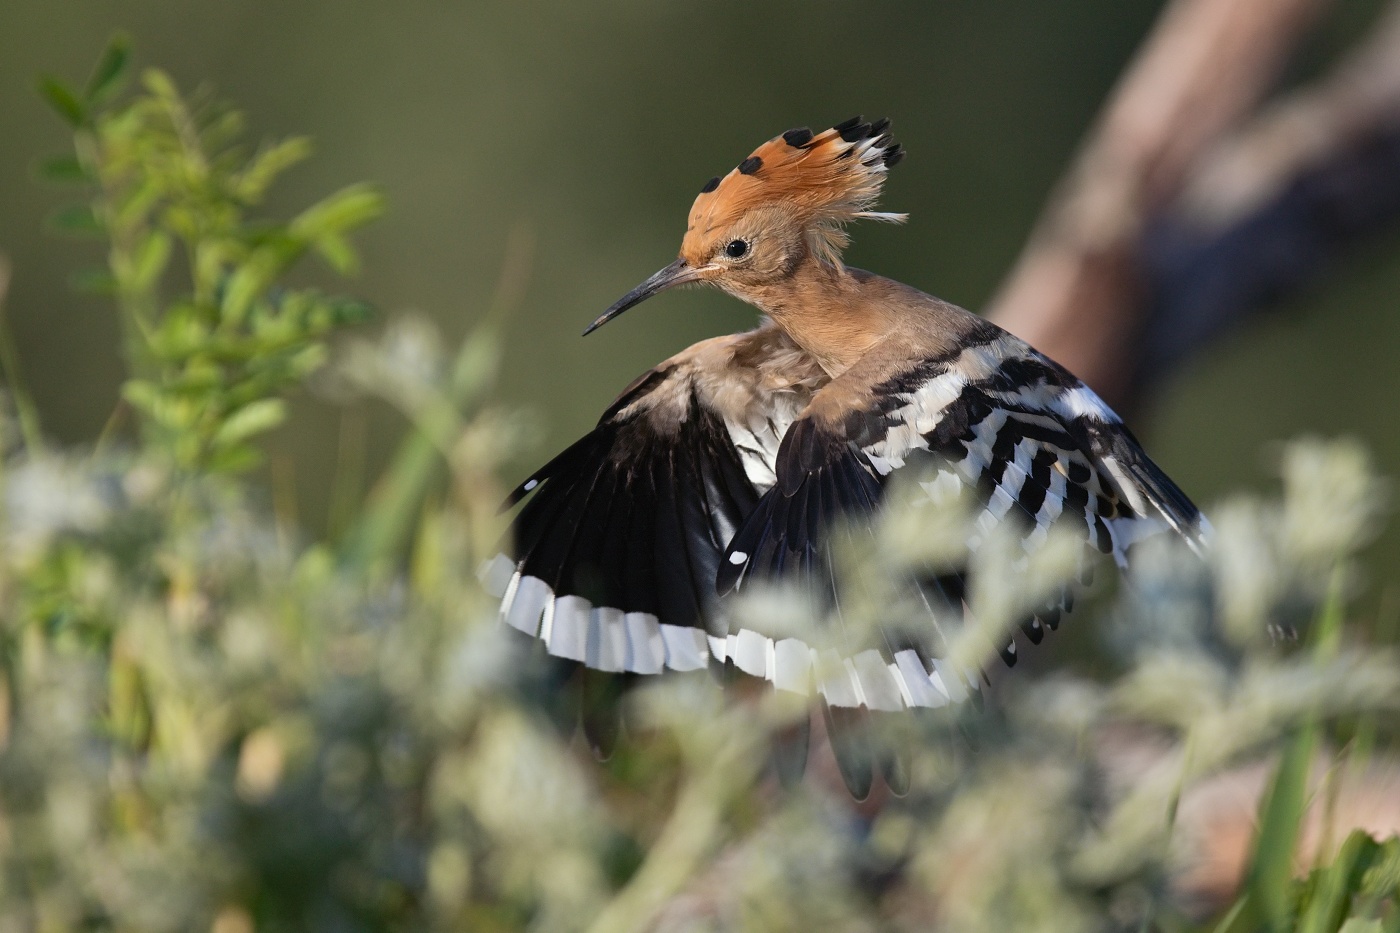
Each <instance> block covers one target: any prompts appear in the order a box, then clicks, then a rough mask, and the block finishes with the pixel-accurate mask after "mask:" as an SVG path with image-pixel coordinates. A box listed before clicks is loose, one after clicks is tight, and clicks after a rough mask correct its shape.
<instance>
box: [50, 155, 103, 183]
mask: <svg viewBox="0 0 1400 933" xmlns="http://www.w3.org/2000/svg"><path fill="white" fill-rule="evenodd" d="M38 175H39V177H40V178H42V179H44V180H45V181H51V182H56V183H58V184H73V183H75V182H87V181H91V180H92V176H90V175H89V174H88V172H87V169H85V168H83V164H82V163H81V162H79V161H78V159H77V158H76V157H75V156H70V155H60V156H49V157H48V158H47V159H43V160H41V161H40V162H39V166H38Z"/></svg>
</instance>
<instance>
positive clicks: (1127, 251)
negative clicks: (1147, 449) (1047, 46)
mask: <svg viewBox="0 0 1400 933" xmlns="http://www.w3.org/2000/svg"><path fill="white" fill-rule="evenodd" d="M1324 5H1325V0H1175V2H1173V3H1172V4H1170V5H1169V6H1168V7H1167V9H1166V11H1165V12H1164V13H1163V14H1162V17H1161V19H1160V20H1159V22H1158V24H1157V26H1156V27H1155V29H1154V30H1153V33H1152V34H1151V36H1150V37H1149V38H1148V40H1147V43H1146V45H1145V46H1144V47H1143V49H1142V51H1141V52H1140V53H1139V54H1138V56H1137V58H1136V59H1135V61H1134V62H1133V64H1132V65H1131V66H1130V67H1129V69H1128V71H1127V73H1126V74H1125V75H1124V77H1123V79H1122V80H1121V81H1120V83H1119V85H1118V87H1117V88H1116V89H1115V91H1114V92H1113V94H1112V96H1111V98H1110V100H1109V102H1108V105H1107V107H1106V108H1105V110H1104V112H1103V114H1102V115H1101V117H1100V118H1099V122H1098V124H1097V126H1096V128H1095V129H1094V130H1093V131H1092V132H1091V134H1090V137H1089V140H1088V142H1087V143H1086V145H1085V146H1084V148H1083V149H1082V151H1081V152H1080V154H1079V156H1078V158H1077V159H1076V161H1075V164H1074V165H1073V167H1072V168H1071V169H1070V171H1069V174H1068V175H1067V177H1066V178H1065V180H1064V181H1063V182H1062V184H1061V187H1060V190H1059V191H1058V193H1057V194H1056V195H1055V196H1054V198H1053V200H1052V202H1051V204H1050V207H1049V208H1048V209H1047V211H1046V212H1045V214H1044V215H1043V216H1042V218H1041V220H1040V222H1039V223H1038V224H1037V226H1036V228H1035V230H1034V232H1033V233H1032V235H1031V238H1030V241H1029V243H1028V244H1027V246H1026V248H1025V250H1024V252H1023V253H1022V255H1021V257H1020V259H1019V260H1018V262H1017V265H1016V267H1015V268H1014V269H1013V270H1012V272H1011V275H1010V276H1009V278H1008V279H1007V281H1006V283H1005V284H1004V285H1003V287H1002V290H1001V292H1000V294H999V295H998V296H997V297H996V299H995V300H994V301H993V302H992V305H991V310H990V317H991V318H992V319H993V320H994V321H996V322H997V323H999V324H1001V325H1002V326H1003V327H1006V328H1007V329H1008V330H1010V331H1012V332H1013V333H1015V334H1017V335H1018V336H1021V337H1023V338H1024V339H1026V340H1027V341H1029V342H1030V343H1032V344H1033V345H1035V346H1036V347H1038V348H1040V349H1041V350H1043V351H1044V352H1045V353H1047V354H1049V355H1050V356H1052V357H1054V358H1055V359H1057V360H1059V361H1060V362H1061V363H1063V364H1065V365H1066V366H1068V367H1069V368H1070V369H1072V370H1074V371H1075V372H1077V373H1078V374H1079V375H1080V376H1081V377H1083V378H1084V379H1085V381H1087V382H1088V383H1089V384H1090V385H1092V386H1094V387H1095V388H1096V389H1098V390H1099V391H1100V392H1101V393H1103V394H1104V395H1105V396H1106V397H1107V398H1108V399H1109V401H1110V402H1113V403H1120V404H1121V403H1122V402H1123V401H1124V400H1125V399H1126V398H1127V396H1128V393H1129V389H1130V386H1131V382H1132V373H1133V371H1134V369H1135V367H1134V366H1132V365H1131V363H1132V361H1133V360H1134V359H1135V357H1136V355H1137V354H1136V353H1135V352H1134V351H1135V348H1136V346H1137V343H1138V338H1139V335H1140V333H1141V331H1142V328H1143V310H1142V308H1143V295H1144V282H1143V278H1142V275H1141V272H1140V257H1141V243H1142V235H1143V231H1144V230H1145V228H1146V226H1147V223H1148V220H1149V219H1150V218H1151V217H1152V216H1153V214H1155V213H1156V212H1157V211H1159V210H1160V209H1162V208H1163V207H1164V206H1165V205H1166V204H1167V203H1169V202H1170V201H1171V200H1172V199H1173V198H1174V197H1175V196H1176V195H1178V194H1179V193H1180V191H1181V189H1182V187H1183V185H1184V184H1185V182H1186V179H1187V177H1188V175H1189V174H1190V172H1191V170H1192V168H1193V166H1194V165H1195V164H1196V162H1197V160H1198V159H1199V158H1200V157H1201V155H1202V153H1203V152H1205V151H1207V150H1208V149H1209V148H1210V147H1211V146H1212V145H1213V144H1215V143H1216V142H1218V141H1219V140H1220V139H1221V137H1222V136H1223V135H1224V134H1225V133H1226V132H1227V131H1228V130H1229V129H1230V128H1232V127H1233V126H1235V125H1236V124H1237V123H1238V122H1239V120H1240V119H1241V118H1242V117H1243V116H1245V115H1246V114H1247V113H1248V112H1249V111H1250V110H1251V109H1252V108H1253V107H1254V106H1255V105H1256V104H1257V102H1258V101H1259V100H1260V98H1261V97H1262V96H1263V95H1264V94H1265V92H1266V91H1267V90H1268V89H1269V87H1270V85H1271V84H1272V82H1273V81H1274V80H1275V78H1276V76H1277V74H1278V71H1279V69H1280V68H1281V66H1282V65H1283V63H1284V62H1285V61H1286V59H1287V56H1288V53H1289V52H1290V51H1291V50H1292V49H1293V47H1294V46H1295V45H1296V43H1297V42H1298V40H1299V39H1300V38H1301V37H1302V36H1303V35H1304V34H1305V32H1306V30H1307V29H1308V27H1309V26H1310V25H1311V23H1312V22H1313V20H1314V18H1315V17H1316V15H1317V14H1318V13H1319V12H1320V10H1321V9H1322V8H1323V7H1324Z"/></svg>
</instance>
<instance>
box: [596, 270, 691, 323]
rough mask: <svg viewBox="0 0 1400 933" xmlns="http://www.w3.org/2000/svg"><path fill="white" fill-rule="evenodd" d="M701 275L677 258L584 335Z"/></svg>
mask: <svg viewBox="0 0 1400 933" xmlns="http://www.w3.org/2000/svg"><path fill="white" fill-rule="evenodd" d="M699 277H700V273H699V272H698V271H697V270H696V269H693V268H691V267H690V266H689V265H687V264H686V261H685V260H684V259H677V260H676V261H675V262H673V263H671V264H670V265H669V266H667V267H666V268H664V269H662V270H661V271H660V272H658V273H656V274H655V275H653V276H652V277H651V278H649V279H647V280H646V281H645V282H643V283H642V284H641V285H638V286H637V287H636V288H634V289H632V290H631V291H630V292H628V293H627V294H625V295H623V296H622V297H621V298H619V299H618V300H617V302H616V303H615V304H613V306H612V307H611V308H609V309H608V310H606V311H604V312H603V313H602V314H600V315H598V319H597V320H596V321H594V322H593V323H592V324H589V325H588V327H586V328H585V329H584V331H583V336H585V337H587V336H588V335H589V334H591V333H593V332H594V331H595V330H597V329H598V328H600V327H602V326H603V325H604V324H606V323H608V321H611V320H612V319H613V318H615V317H617V316H618V315H619V314H621V313H622V312H624V311H626V310H627V309H628V308H630V307H632V306H633V305H639V304H641V303H642V302H644V301H646V300H647V299H648V298H650V297H651V296H652V295H655V294H656V293H657V292H662V291H665V290H666V289H668V288H670V287H671V286H672V285H684V284H685V283H686V282H694V281H695V280H696V279H698V278H699Z"/></svg>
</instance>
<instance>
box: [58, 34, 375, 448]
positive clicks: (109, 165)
mask: <svg viewBox="0 0 1400 933" xmlns="http://www.w3.org/2000/svg"><path fill="white" fill-rule="evenodd" d="M128 59H129V52H128V49H127V45H126V43H125V41H124V40H122V39H120V38H119V39H117V40H115V41H114V42H113V43H112V45H111V46H110V47H109V48H108V50H107V52H106V53H105V55H104V57H103V59H102V61H101V62H100V63H99V65H98V67H97V68H96V70H95V71H94V73H93V77H92V79H91V80H90V81H89V82H88V84H87V85H86V87H85V88H84V90H83V91H81V92H79V91H76V90H73V89H70V88H69V87H68V86H67V85H65V84H64V83H63V82H62V81H60V80H59V79H57V78H46V79H44V81H43V82H42V84H41V89H42V91H43V92H44V95H45V96H46V97H47V99H48V100H49V102H50V103H51V104H52V105H53V106H54V107H55V109H56V110H57V111H58V112H59V114H60V115H61V116H63V117H64V118H65V119H66V120H67V121H68V122H69V123H70V124H71V125H72V126H73V129H74V142H75V146H74V154H73V156H71V157H70V156H64V157H59V158H53V159H49V160H47V161H46V162H44V163H43V165H42V171H43V173H44V174H45V175H46V176H47V177H48V178H50V179H51V180H54V181H59V182H66V183H72V184H77V185H80V186H82V187H84V188H86V189H87V190H89V191H90V192H91V197H90V199H89V200H87V201H85V202H84V203H81V204H75V205H72V206H69V207H66V208H63V209H60V210H59V211H57V212H56V213H55V214H54V216H53V225H54V226H55V227H56V228H58V229H59V230H63V231H67V232H70V233H75V234H82V235H96V236H99V237H102V238H103V239H104V240H105V241H106V242H107V244H108V247H109V249H108V254H107V264H106V268H104V269H102V270H97V271H92V272H87V273H84V274H83V275H82V276H81V282H82V284H84V285H85V286H87V287H89V288H91V289H94V290H97V291H100V292H103V293H108V294H111V295H112V296H114V297H115V298H116V306H117V309H118V316H119V319H120V321H121V325H122V332H123V335H124V340H125V350H126V358H127V362H128V365H129V368H130V373H129V378H128V379H127V381H126V383H125V385H124V386H123V389H122V395H123V398H124V399H125V400H126V402H127V403H128V404H130V405H131V406H132V407H133V408H135V409H136V411H137V412H138V413H139V414H140V416H141V420H142V424H143V426H144V428H145V429H146V430H147V432H148V433H149V435H150V437H149V440H150V442H151V443H152V444H153V445H154V446H157V447H159V448H160V449H161V450H162V451H164V452H165V453H166V455H167V456H169V457H170V458H171V460H172V462H173V463H174V464H175V465H177V466H178V467H180V468H181V469H215V470H225V471H228V470H238V469H242V468H245V467H247V466H249V465H251V464H252V463H254V462H255V461H256V458H257V448H256V447H255V446H253V445H252V444H250V443H249V441H250V440H251V439H253V438H254V437H256V436H257V435H259V434H261V433H263V432H265V431H267V430H268V429H270V428H273V427H275V426H277V425H278V424H280V423H281V422H282V420H283V419H284V417H285V403H284V402H283V401H282V399H281V398H280V395H281V393H283V392H285V391H286V390H287V389H289V388H291V387H293V386H295V385H297V384H298V383H300V382H301V381H302V380H303V379H304V378H305V377H306V376H307V375H308V374H309V373H311V372H312V371H314V370H315V369H317V368H319V367H320V366H321V365H322V364H323V363H324V362H325V359H326V345H325V340H324V338H325V337H326V336H327V335H328V334H330V333H331V332H332V331H333V330H334V329H335V328H337V327H339V326H340V325H342V324H345V323H348V322H351V321H356V320H360V319H362V318H363V317H365V315H366V310H367V309H366V307H365V306H364V305H363V304H361V303H359V302H356V301H351V300H348V299H345V298H340V297H336V296H333V295H327V294H324V293H322V292H321V291H319V290H317V289H313V288H290V287H286V286H285V285H283V286H278V287H274V285H275V283H277V282H278V280H279V279H280V278H281V277H282V276H283V275H285V274H286V273H287V272H288V271H289V270H290V269H291V268H292V267H293V266H295V265H296V264H297V263H298V262H299V261H300V260H301V259H302V258H303V257H304V256H305V255H306V254H308V253H314V254H316V255H318V256H320V257H321V258H322V259H323V260H325V261H326V263H328V264H329V265H330V267H331V268H332V269H334V270H335V271H336V272H338V273H340V274H350V273H353V272H354V271H355V268H356V265H357V258H356V254H355V251H354V248H353V247H352V246H351V245H350V241H349V235H350V234H351V233H352V232H354V231H355V230H356V229H358V228H359V227H361V226H363V225H364V224H365V223H367V222H368V221H370V220H372V219H374V218H375V217H376V216H378V215H379V214H380V212H381V211H382V209H383V199H382V197H381V196H380V195H379V193H378V192H377V191H375V190H374V189H373V188H372V187H370V186H367V185H352V186H350V187H348V188H344V189H342V190H340V191H338V192H336V193H334V194H331V195H329V196H328V197H326V198H323V199H322V200H320V201H318V202H317V203H315V204H313V205H311V206H310V207H308V208H306V209H304V210H302V211H301V212H300V213H298V214H296V215H295V216H293V217H291V218H289V219H286V220H277V219H274V218H271V217H264V216H261V215H260V214H259V213H258V208H259V207H260V205H261V204H262V203H263V201H264V199H265V198H266V195H267V192H268V189H269V187H270V186H271V185H272V184H273V182H275V181H276V180H277V179H278V177H279V176H281V175H282V173H283V172H285V171H286V170H287V169H289V168H291V167H292V166H294V165H296V164H297V163H298V162H301V161H302V160H304V159H305V158H306V157H307V156H308V155H310V152H311V146H310V143H309V141H308V140H306V139H304V138H292V139H287V140H283V141H281V142H277V143H273V144H269V145H264V146H261V147H259V148H257V149H256V150H249V148H248V147H247V145H246V144H245V143H243V142H241V137H242V135H243V131H244V121H243V117H242V115H241V114H239V113H238V112H237V111H235V110H232V109H229V108H227V107H225V106H222V105H220V104H219V103H217V102H216V101H213V100H212V99H208V97H207V95H197V96H196V97H195V98H194V99H193V101H191V100H187V99H186V98H184V97H182V96H181V95H180V93H179V92H178V91H177V90H176V88H175V85H174V83H173V82H172V81H171V79H170V77H169V76H168V75H166V74H165V73H164V72H161V71H157V70H148V71H146V72H145V73H144V74H143V75H141V78H140V82H139V84H140V86H139V89H138V91H137V92H136V93H135V94H133V95H130V96H126V97H124V96H123V88H124V86H125V84H126V81H127V72H128V70H129V64H128Z"/></svg>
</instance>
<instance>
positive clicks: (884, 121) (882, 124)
mask: <svg viewBox="0 0 1400 933" xmlns="http://www.w3.org/2000/svg"><path fill="white" fill-rule="evenodd" d="M889 128H890V118H889V117H881V118H880V119H878V120H876V121H875V122H874V123H872V124H870V135H871V136H879V135H880V134H881V133H883V132H885V130H887V129H889Z"/></svg>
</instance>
